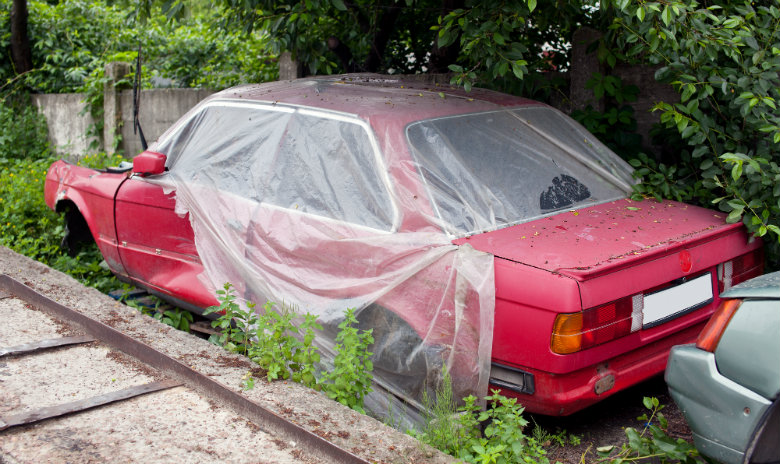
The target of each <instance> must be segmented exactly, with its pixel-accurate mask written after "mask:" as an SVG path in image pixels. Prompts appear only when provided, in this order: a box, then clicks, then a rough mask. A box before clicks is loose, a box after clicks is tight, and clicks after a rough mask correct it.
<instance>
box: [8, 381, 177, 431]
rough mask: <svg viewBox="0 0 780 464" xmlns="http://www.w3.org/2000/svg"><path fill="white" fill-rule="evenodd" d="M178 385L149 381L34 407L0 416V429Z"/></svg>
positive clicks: (175, 382)
mask: <svg viewBox="0 0 780 464" xmlns="http://www.w3.org/2000/svg"><path fill="white" fill-rule="evenodd" d="M180 385H181V382H178V381H174V380H162V381H160V382H150V383H146V384H143V385H136V386H134V387H130V388H125V389H124V390H119V391H115V392H111V393H105V394H103V395H98V396H93V397H92V398H86V399H83V400H79V401H72V402H70V403H64V404H58V405H56V406H48V407H45V408H40V409H36V410H35V411H29V412H24V413H20V414H13V415H8V416H0V431H2V430H5V429H9V428H11V427H17V426H20V425H28V424H34V423H36V422H41V421H44V420H47V419H53V418H55V417H61V416H65V415H67V414H74V413H77V412H81V411H86V410H87V409H92V408H96V407H98V406H103V405H106V404H110V403H116V402H117V401H123V400H127V399H130V398H135V397H136V396H140V395H145V394H147V393H152V392H156V391H160V390H166V389H168V388H173V387H178V386H180Z"/></svg>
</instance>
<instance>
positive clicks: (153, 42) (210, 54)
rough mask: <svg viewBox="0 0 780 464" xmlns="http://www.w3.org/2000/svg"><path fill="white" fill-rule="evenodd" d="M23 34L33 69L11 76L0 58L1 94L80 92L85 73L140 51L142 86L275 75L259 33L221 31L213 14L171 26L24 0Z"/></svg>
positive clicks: (4, 0) (4, 2) (156, 18)
mask: <svg viewBox="0 0 780 464" xmlns="http://www.w3.org/2000/svg"><path fill="white" fill-rule="evenodd" d="M28 8H29V26H28V33H29V36H30V40H31V42H32V47H33V66H34V69H33V70H32V71H30V72H29V73H27V74H25V75H17V74H16V73H15V72H14V69H13V68H12V64H11V61H10V60H0V85H3V92H9V91H10V90H13V89H15V90H26V91H31V92H40V93H63V92H76V91H82V90H83V89H84V88H85V87H86V86H88V85H89V84H90V76H92V77H93V78H95V77H100V76H99V74H100V72H102V69H103V67H104V66H105V64H106V63H107V62H109V61H112V60H116V59H124V60H128V61H129V60H132V59H133V58H134V57H135V56H136V53H137V50H138V46H139V45H141V46H142V47H143V57H144V66H145V76H146V79H145V85H146V86H151V85H152V79H151V78H152V77H154V82H155V83H157V84H163V85H169V86H173V87H206V88H212V89H222V88H225V87H229V86H232V85H236V84H239V83H245V82H262V81H268V80H273V79H275V78H276V75H277V74H276V73H277V66H276V62H275V57H274V56H273V55H271V54H270V52H269V50H267V48H266V46H265V43H266V41H265V39H264V38H263V36H262V35H261V34H260V33H255V34H249V35H245V34H243V33H242V32H241V31H235V30H230V29H226V28H224V27H221V24H222V22H223V19H224V18H222V17H221V16H220V15H219V12H218V11H217V10H215V9H211V10H206V11H205V12H203V14H202V15H199V16H197V17H191V18H186V19H182V20H180V21H170V20H169V19H168V18H167V17H166V16H165V15H163V14H162V13H161V11H160V10H159V8H158V9H155V8H151V9H150V10H149V12H148V15H147V16H146V17H144V21H140V20H137V16H136V14H135V13H136V12H135V11H134V10H132V9H129V8H123V7H121V6H118V5H109V4H107V3H106V2H105V1H102V0H98V1H84V0H64V1H62V2H58V3H56V4H54V5H52V4H51V3H50V2H43V1H29V2H28ZM10 10H11V0H0V49H2V50H4V53H7V52H5V51H6V50H8V47H9V44H10V29H9V25H8V24H9V16H10Z"/></svg>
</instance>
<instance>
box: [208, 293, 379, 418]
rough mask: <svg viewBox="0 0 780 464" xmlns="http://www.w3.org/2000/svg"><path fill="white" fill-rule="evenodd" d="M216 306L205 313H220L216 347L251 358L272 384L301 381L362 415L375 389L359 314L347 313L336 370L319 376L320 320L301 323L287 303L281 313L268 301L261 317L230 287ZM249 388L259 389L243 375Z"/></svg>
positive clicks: (214, 339)
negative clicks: (240, 301) (365, 401)
mask: <svg viewBox="0 0 780 464" xmlns="http://www.w3.org/2000/svg"><path fill="white" fill-rule="evenodd" d="M217 300H218V301H219V302H220V304H219V305H217V306H211V307H210V308H208V309H206V311H205V312H204V315H205V314H213V313H218V314H219V317H218V318H217V320H216V321H213V322H212V323H211V325H212V326H213V327H215V328H217V329H219V330H220V332H221V333H220V334H219V335H212V336H211V338H209V340H210V341H211V342H212V343H215V344H217V345H220V346H223V347H225V348H226V349H228V350H230V351H233V352H235V353H239V354H242V355H245V356H247V357H249V358H250V359H251V360H252V361H254V362H256V363H257V364H258V365H259V366H260V367H261V368H263V369H264V370H265V372H266V378H267V379H268V380H269V381H272V380H278V379H284V380H287V379H289V380H292V381H294V382H298V383H301V384H303V385H306V386H308V387H310V388H314V389H316V390H323V391H324V392H325V393H326V394H327V395H328V396H329V397H331V398H333V399H335V400H336V401H339V402H340V403H342V404H345V405H347V406H349V407H351V408H352V409H355V410H357V411H360V412H363V413H364V412H365V411H364V410H363V399H364V398H365V395H366V394H368V392H370V391H371V380H372V376H371V370H372V369H373V365H372V364H371V360H370V359H369V358H370V357H371V353H370V352H369V351H368V347H369V345H371V344H372V343H373V342H374V339H373V337H372V336H371V331H367V332H360V331H359V330H358V329H357V328H356V327H355V325H357V320H356V319H355V314H354V310H351V309H350V310H347V311H346V314H345V319H344V322H342V323H341V324H340V325H339V329H340V331H339V333H338V335H337V336H336V348H335V350H336V357H335V359H334V369H333V371H332V372H327V373H324V374H322V375H321V379H318V378H317V373H318V372H317V365H318V364H319V362H320V353H319V350H318V349H317V347H316V346H314V339H315V336H316V334H315V330H322V326H321V325H320V324H318V323H317V317H316V316H314V315H312V314H305V315H304V316H303V321H301V322H300V324H297V325H296V324H295V323H294V322H295V321H296V319H298V315H297V314H296V313H295V311H294V310H293V309H292V308H289V307H287V306H285V305H282V307H281V308H280V309H279V310H276V309H274V304H273V303H271V302H266V303H265V305H263V312H262V314H257V312H256V311H255V309H256V305H255V304H254V303H252V302H248V303H247V306H246V309H243V308H242V307H241V306H240V305H239V304H238V303H237V302H236V296H235V295H234V293H233V286H232V285H231V284H230V283H226V284H225V285H224V287H223V288H222V290H218V291H217ZM243 387H244V388H253V387H254V378H253V377H251V376H250V377H247V376H244V379H243Z"/></svg>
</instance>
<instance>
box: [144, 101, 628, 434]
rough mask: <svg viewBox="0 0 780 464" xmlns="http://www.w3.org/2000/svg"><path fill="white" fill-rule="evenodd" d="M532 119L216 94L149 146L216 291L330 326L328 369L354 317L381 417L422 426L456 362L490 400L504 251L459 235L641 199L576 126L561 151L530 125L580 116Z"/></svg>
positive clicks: (457, 372)
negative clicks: (628, 197) (164, 159)
mask: <svg viewBox="0 0 780 464" xmlns="http://www.w3.org/2000/svg"><path fill="white" fill-rule="evenodd" d="M531 110H532V111H531V112H530V113H527V112H523V111H522V110H500V111H489V112H484V111H483V112H480V113H476V114H474V115H467V116H458V117H447V118H438V119H431V120H429V121H423V122H420V123H413V124H406V123H403V122H396V121H393V120H391V119H388V118H387V117H386V116H381V115H380V116H378V117H377V118H376V119H372V117H366V116H364V117H357V116H355V115H350V114H345V113H339V112H334V111H326V110H311V109H305V108H302V107H298V106H294V105H284V104H277V103H275V102H269V103H264V102H247V101H240V100H229V99H220V98H219V97H217V98H216V99H212V100H210V101H208V102H206V103H204V104H201V105H200V106H199V107H197V108H196V109H194V110H193V111H191V112H190V113H189V114H188V116H187V117H186V118H185V120H183V121H182V122H180V124H178V125H177V126H176V127H174V128H173V129H172V130H170V131H169V132H168V133H166V134H165V135H164V136H163V137H162V138H161V141H160V142H159V143H158V144H157V145H156V146H153V147H151V149H152V150H153V151H157V152H160V153H163V154H166V155H167V156H168V163H167V167H168V170H169V171H168V172H167V173H166V174H164V175H161V176H157V177H156V178H155V179H149V181H151V182H156V183H161V184H163V185H165V186H167V187H168V188H169V189H171V190H175V192H176V209H177V213H179V214H185V213H189V215H190V216H189V217H190V221H191V224H192V227H193V231H194V236H195V244H196V246H197V250H198V254H199V255H200V258H201V260H202V262H203V266H204V268H205V273H204V275H203V276H202V278H203V281H204V284H206V285H207V286H208V287H209V288H212V289H215V290H216V289H218V288H221V287H222V285H223V284H224V283H225V282H230V283H232V284H233V285H234V287H235V288H236V290H237V293H238V295H239V297H240V298H241V299H243V300H244V301H254V302H258V303H262V302H264V301H266V300H270V301H274V302H278V303H281V302H283V303H285V304H287V305H290V306H293V307H295V308H296V309H297V310H298V311H299V312H301V313H304V312H310V313H313V314H316V315H317V316H318V318H319V320H320V323H322V324H323V325H324V326H325V329H324V330H323V334H322V336H321V337H319V338H318V341H317V343H319V347H320V348H321V349H322V350H323V358H325V360H326V363H327V362H331V361H332V359H333V356H334V353H333V349H332V348H333V340H334V338H335V335H336V333H337V328H336V326H337V325H338V323H339V322H340V321H341V320H342V319H343V313H344V310H345V309H346V308H356V309H357V317H358V320H359V323H360V327H361V328H363V329H369V328H370V329H373V331H374V332H373V335H374V339H375V343H374V345H373V346H372V347H371V351H372V352H373V353H374V356H373V360H374V366H375V370H374V377H375V381H376V384H377V387H379V388H375V391H374V393H372V394H371V395H370V396H369V397H368V398H367V401H366V406H367V408H368V409H369V410H370V411H372V412H373V413H374V414H375V415H379V416H384V415H388V414H389V415H391V416H392V417H393V420H400V421H401V424H402V425H403V426H407V427H408V426H410V425H411V424H414V423H419V416H418V411H419V408H420V407H421V400H422V395H423V392H424V391H425V390H426V389H427V390H428V392H429V393H431V392H433V389H434V388H436V387H437V386H438V385H439V384H440V382H441V381H442V378H443V373H444V366H446V367H447V369H448V370H449V372H450V376H451V378H452V383H453V390H454V391H453V393H454V395H455V397H456V398H461V397H464V396H466V395H469V394H473V395H475V396H477V397H482V396H484V395H485V393H486V392H487V388H488V377H489V373H490V361H491V345H492V338H493V314H494V307H495V278H494V271H493V265H494V261H493V260H494V257H493V256H492V255H490V254H486V253H483V252H480V251H477V250H474V249H473V248H471V247H470V246H468V245H464V246H456V245H454V244H453V243H452V240H453V238H454V237H456V236H459V235H464V234H467V233H474V232H475V231H482V230H488V229H495V228H499V227H502V226H507V225H511V224H515V223H518V222H523V221H527V220H530V219H533V218H535V217H539V216H540V215H544V214H547V213H549V211H547V210H545V208H544V205H545V201H544V198H545V197H547V198H550V200H549V201H548V202H547V204H554V205H555V208H559V207H576V206H577V205H579V204H582V203H583V202H594V201H598V202H601V201H607V200H611V199H614V198H616V197H622V196H625V191H626V188H628V189H630V186H629V187H627V186H628V185H629V182H630V181H629V180H626V177H627V179H630V169H629V168H627V167H625V166H623V165H620V163H621V162H620V161H619V159H617V157H616V156H615V155H614V154H611V153H609V152H608V150H607V151H606V154H602V153H596V152H597V151H598V150H595V151H594V148H593V147H594V146H596V145H594V143H595V144H597V142H593V141H592V140H593V138H592V136H587V140H586V141H585V142H584V143H583V142H581V141H580V139H581V138H583V137H582V134H581V133H580V132H577V131H581V132H582V133H585V134H587V133H586V132H585V131H584V130H582V129H581V128H579V129H578V128H577V127H578V126H576V125H573V126H572V128H573V129H571V135H567V136H566V137H564V140H563V141H560V140H559V141H558V142H555V140H557V139H554V140H553V141H551V140H548V138H546V137H545V136H544V134H540V132H539V130H536V129H535V128H534V127H532V126H533V124H532V123H529V122H527V121H521V119H524V120H528V119H532V118H531V116H532V115H533V113H535V112H536V113H539V114H541V116H542V117H541V118H537V119H535V120H534V121H536V122H535V123H534V124H536V123H538V124H539V125H541V126H545V125H548V126H549V125H553V126H555V127H546V129H547V130H549V131H550V133H556V132H555V131H556V130H558V129H560V127H561V124H562V123H561V120H562V119H563V120H564V123H568V122H567V121H566V120H565V117H563V116H561V115H559V114H557V113H555V112H554V110H552V109H549V108H545V107H534V108H531ZM549 113H552V116H551V115H550V114H549ZM383 117H384V118H385V119H383ZM545 117H550V118H552V120H551V122H549V123H548V122H546V120H545V119H544V118H545ZM583 147H584V150H585V153H586V154H585V155H582V154H581V153H580V152H581V151H582V150H583ZM583 157H585V158H587V157H592V158H594V159H597V160H599V161H598V162H597V164H598V166H597V167H596V169H595V170H594V169H593V168H592V167H590V168H589V167H588V163H587V162H583ZM616 160H617V161H616ZM627 172H628V173H629V174H626V173H627ZM554 179H558V184H559V185H558V186H557V187H556V186H555V184H554V182H555V181H554ZM556 188H557V190H556ZM540 204H541V206H540ZM518 330H522V328H518Z"/></svg>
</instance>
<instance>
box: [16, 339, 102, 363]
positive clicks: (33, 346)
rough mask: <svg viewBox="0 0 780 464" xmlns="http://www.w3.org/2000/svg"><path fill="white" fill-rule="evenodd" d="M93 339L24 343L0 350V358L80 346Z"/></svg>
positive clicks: (48, 340) (47, 340)
mask: <svg viewBox="0 0 780 464" xmlns="http://www.w3.org/2000/svg"><path fill="white" fill-rule="evenodd" d="M94 341H95V339H94V338H92V337H89V336H86V335H79V336H76V337H60V338H48V339H46V340H39V341H37V342H30V343H25V344H23V345H16V346H10V347H8V348H0V358H2V357H3V356H13V355H18V354H28V353H34V352H36V351H41V350H46V349H49V348H57V347H59V346H68V345H80V344H82V343H89V342H94Z"/></svg>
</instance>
